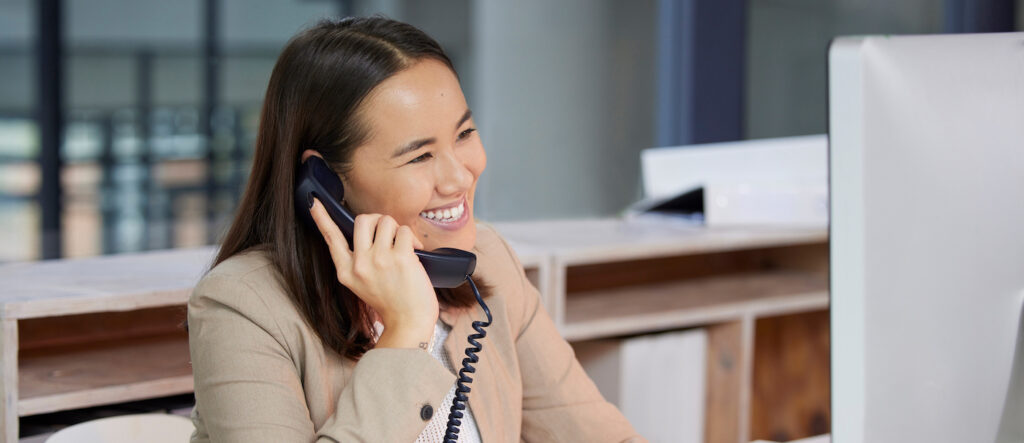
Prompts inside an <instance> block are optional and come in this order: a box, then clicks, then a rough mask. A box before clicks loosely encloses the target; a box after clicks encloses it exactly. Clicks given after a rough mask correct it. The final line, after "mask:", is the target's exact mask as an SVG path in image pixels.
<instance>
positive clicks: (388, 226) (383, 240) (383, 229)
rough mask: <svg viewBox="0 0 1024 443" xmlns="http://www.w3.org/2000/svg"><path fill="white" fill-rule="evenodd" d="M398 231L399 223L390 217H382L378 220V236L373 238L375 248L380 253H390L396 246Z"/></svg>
mask: <svg viewBox="0 0 1024 443" xmlns="http://www.w3.org/2000/svg"><path fill="white" fill-rule="evenodd" d="M396 231H398V222H396V221H395V219H394V218H392V217H391V216H390V215H385V216H382V217H381V218H379V219H378V220H377V235H376V236H374V238H373V246H374V247H375V248H377V249H378V250H379V251H390V250H391V248H392V247H393V245H394V244H395V232H396Z"/></svg>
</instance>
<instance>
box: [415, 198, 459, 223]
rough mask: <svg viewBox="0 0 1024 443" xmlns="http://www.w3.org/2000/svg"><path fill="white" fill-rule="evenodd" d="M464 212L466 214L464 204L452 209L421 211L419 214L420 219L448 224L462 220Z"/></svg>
mask: <svg viewBox="0 0 1024 443" xmlns="http://www.w3.org/2000/svg"><path fill="white" fill-rule="evenodd" d="M464 212H466V204H465V203H460V204H459V205H458V206H456V207H454V208H448V209H444V210H438V211H423V212H421V213H420V217H423V218H427V219H430V220H437V221H441V222H448V223H450V222H453V221H455V220H458V219H460V218H462V214H463V213H464Z"/></svg>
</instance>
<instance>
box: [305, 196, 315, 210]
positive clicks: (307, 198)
mask: <svg viewBox="0 0 1024 443" xmlns="http://www.w3.org/2000/svg"><path fill="white" fill-rule="evenodd" d="M313 202H314V200H313V194H306V203H308V204H309V209H313Z"/></svg>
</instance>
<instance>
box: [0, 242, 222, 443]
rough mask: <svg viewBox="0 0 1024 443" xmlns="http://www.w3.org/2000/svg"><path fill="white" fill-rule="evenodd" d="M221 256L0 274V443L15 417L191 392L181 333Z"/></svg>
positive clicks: (121, 259) (55, 265) (98, 261)
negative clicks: (201, 284)
mask: <svg viewBox="0 0 1024 443" xmlns="http://www.w3.org/2000/svg"><path fill="white" fill-rule="evenodd" d="M214 251H215V249H214V248H199V249H183V250H174V251H160V252H150V253H141V254H124V255H117V256H105V257H93V258H85V259H69V260H55V261H44V262H35V263H20V264H11V265H4V266H2V267H0V331H2V333H0V376H2V379H3V384H2V386H0V394H2V399H3V401H2V403H0V441H9V442H15V441H18V417H23V416H27V415H34V414H42V413H47V412H55V411H62V410H69V409H77V408H83V407H88V406H96V405H103V404H111V403H119V402H126V401H133V400H141V399H147V398H154V397H161V396H167V395H175V394H182V393H188V392H191V391H192V369H191V366H190V364H189V353H188V335H187V334H186V333H185V331H184V330H182V329H181V328H180V324H181V322H182V321H183V320H184V319H185V309H184V305H185V303H186V302H187V300H188V296H189V294H190V293H191V291H192V288H193V287H194V286H195V283H196V282H197V281H199V278H200V277H201V276H202V275H203V273H204V272H205V271H206V269H207V268H208V266H209V264H210V262H211V261H212V259H213V254H214Z"/></svg>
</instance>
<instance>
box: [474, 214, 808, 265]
mask: <svg viewBox="0 0 1024 443" xmlns="http://www.w3.org/2000/svg"><path fill="white" fill-rule="evenodd" d="M494 226H495V227H496V228H497V229H498V231H499V232H501V234H502V236H504V237H505V238H506V239H507V240H508V241H509V243H510V244H511V245H512V246H513V247H514V248H515V249H516V251H517V252H518V251H519V249H520V248H524V249H528V250H530V251H531V252H534V253H543V254H547V255H551V256H554V257H555V258H557V259H559V260H561V261H562V263H565V264H574V265H575V264H587V263H593V262H610V261H624V260H632V259H638V258H657V257H665V256H672V255H687V254H706V253H713V252H726V251H733V250H739V249H756V248H760V247H773V246H791V245H801V244H810V243H823V242H825V241H827V240H828V230H827V229H825V228H791V227H772V226H756V227H721V228H707V227H705V226H703V225H697V224H694V223H692V222H687V221H674V220H670V219H664V218H656V219H655V218H634V219H620V218H594V219H576V220H544V221H529V222H505V223H495V224H494Z"/></svg>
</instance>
